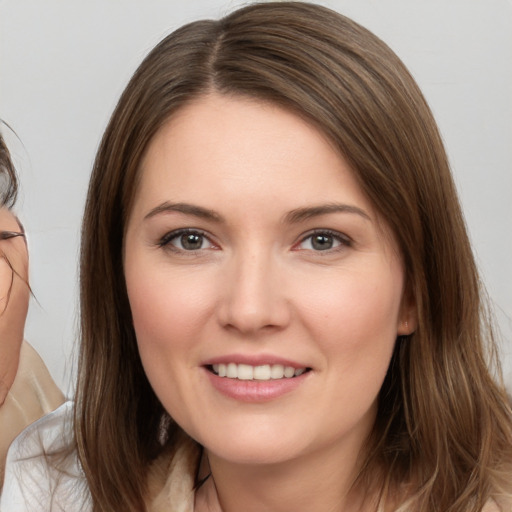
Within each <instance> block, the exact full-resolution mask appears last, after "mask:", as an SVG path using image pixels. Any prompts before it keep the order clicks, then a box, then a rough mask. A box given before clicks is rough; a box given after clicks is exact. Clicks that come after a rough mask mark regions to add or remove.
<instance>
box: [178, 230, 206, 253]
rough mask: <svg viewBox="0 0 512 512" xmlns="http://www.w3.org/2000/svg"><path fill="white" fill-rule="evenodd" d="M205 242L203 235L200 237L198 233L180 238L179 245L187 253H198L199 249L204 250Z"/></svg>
mask: <svg viewBox="0 0 512 512" xmlns="http://www.w3.org/2000/svg"><path fill="white" fill-rule="evenodd" d="M203 242H204V237H203V235H199V234H197V233H186V234H184V235H181V236H180V237H179V244H181V247H180V249H185V250H186V251H197V250H198V249H202V247H203Z"/></svg>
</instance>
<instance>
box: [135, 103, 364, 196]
mask: <svg viewBox="0 0 512 512" xmlns="http://www.w3.org/2000/svg"><path fill="white" fill-rule="evenodd" d="M229 189H231V190H229ZM235 189H236V193H238V194H243V195H244V196H245V197H247V198H250V197H256V195H257V194H262V195H266V196H267V199H269V200H270V199H272V198H275V196H276V194H277V193H278V192H279V193H280V194H281V195H283V194H284V195H286V196H295V198H296V199H297V200H301V197H303V199H304V200H305V199H306V197H305V196H306V195H307V196H308V200H310V201H316V202H320V201H321V202H328V201H329V200H332V201H334V199H338V200H339V199H340V198H339V197H337V198H334V197H330V195H333V194H337V195H339V194H342V195H346V196H351V197H352V198H353V199H357V201H360V202H365V203H367V200H366V198H365V197H364V195H363V193H362V191H361V189H360V187H359V186H358V184H357V182H356V179H355V177H354V175H353V172H352V170H351V169H350V167H349V165H348V163H347V162H346V161H345V159H344V158H343V157H342V156H341V155H340V153H339V152H338V151H337V150H336V149H335V148H334V147H333V145H332V144H331V143H330V141H329V140H328V139H327V137H326V136H324V134H323V133H322V132H321V131H320V130H318V129H317V128H316V127H314V126H313V125H312V124H311V123H309V122H307V121H305V120H304V119H302V118H301V117H299V116H298V115H296V114H294V113H292V112H290V111H289V110H286V109H284V108H282V107H279V106H276V105H274V104H272V103H269V102H265V101H261V100H256V99H251V98H246V97H233V96H224V95H219V94H211V95H208V96H204V97H201V98H199V99H197V100H195V101H193V102H191V103H189V104H188V105H186V106H185V107H183V108H182V109H180V110H179V111H178V112H176V113H175V114H174V115H173V116H172V117H171V118H170V119H169V120H168V121H167V123H165V124H164V125H163V126H162V127H161V128H160V129H159V131H158V132H157V133H156V135H155V136H154V137H153V139H152V140H151V142H150V144H149V146H148V149H147V151H146V153H145V156H144V159H143V161H142V165H141V176H140V183H139V187H138V191H137V200H136V202H140V201H141V200H143V201H145V200H147V199H148V196H149V195H151V196H152V197H153V199H154V200H156V199H157V197H161V198H162V199H163V196H164V195H165V194H169V193H170V194H175V195H179V194H180V193H185V192H187V193H188V192H189V191H192V190H193V191H194V195H195V196H196V197H197V198H205V197H206V198H207V197H208V196H209V195H210V194H211V193H213V191H216V192H217V193H228V192H229V191H231V192H232V193H235ZM331 192H332V194H331ZM168 199H170V198H166V200H168ZM171 199H174V198H171ZM367 206H368V205H367Z"/></svg>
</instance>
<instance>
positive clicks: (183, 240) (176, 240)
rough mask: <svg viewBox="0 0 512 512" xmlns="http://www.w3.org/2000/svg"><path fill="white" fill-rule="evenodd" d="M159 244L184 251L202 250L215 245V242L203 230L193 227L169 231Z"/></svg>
mask: <svg viewBox="0 0 512 512" xmlns="http://www.w3.org/2000/svg"><path fill="white" fill-rule="evenodd" d="M159 245H160V246H161V247H167V248H169V249H173V250H176V251H184V252H191V251H200V250H202V249H211V248H213V247H214V244H212V243H211V242H210V240H209V239H208V238H207V237H206V235H204V234H203V233H202V232H201V231H196V230H191V229H180V230H178V231H172V232H170V233H167V234H166V235H165V236H164V237H163V238H162V239H161V240H160V242H159Z"/></svg>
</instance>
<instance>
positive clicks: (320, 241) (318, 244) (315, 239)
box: [311, 235, 334, 251]
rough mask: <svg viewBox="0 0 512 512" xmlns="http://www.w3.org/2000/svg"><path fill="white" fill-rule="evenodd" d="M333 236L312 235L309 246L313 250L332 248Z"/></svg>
mask: <svg viewBox="0 0 512 512" xmlns="http://www.w3.org/2000/svg"><path fill="white" fill-rule="evenodd" d="M333 245H334V238H333V236H332V235H313V236H312V237H311V247H312V248H313V249H315V251H326V250H327V249H332V247H333Z"/></svg>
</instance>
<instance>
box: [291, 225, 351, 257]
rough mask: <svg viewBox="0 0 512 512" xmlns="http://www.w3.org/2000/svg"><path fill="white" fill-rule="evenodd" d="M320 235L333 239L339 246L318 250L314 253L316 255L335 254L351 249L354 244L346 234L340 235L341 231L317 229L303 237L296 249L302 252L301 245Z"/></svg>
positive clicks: (295, 246)
mask: <svg viewBox="0 0 512 512" xmlns="http://www.w3.org/2000/svg"><path fill="white" fill-rule="evenodd" d="M319 235H323V236H327V237H331V238H332V239H333V240H335V241H336V242H339V246H337V247H332V248H328V249H323V250H316V251H314V252H316V253H326V254H332V253H333V252H336V251H340V250H343V249H346V248H347V247H351V246H352V243H353V242H352V240H351V239H350V238H349V237H348V236H347V235H344V234H342V233H340V232H339V231H333V230H331V229H315V230H313V231H312V232H310V233H308V234H307V235H305V236H303V237H302V238H301V239H300V241H299V242H298V243H296V244H295V245H294V249H295V250H301V249H300V247H299V246H300V245H301V244H303V243H304V242H305V241H306V240H308V239H312V238H313V237H314V236H319ZM302 250H311V249H302Z"/></svg>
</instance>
